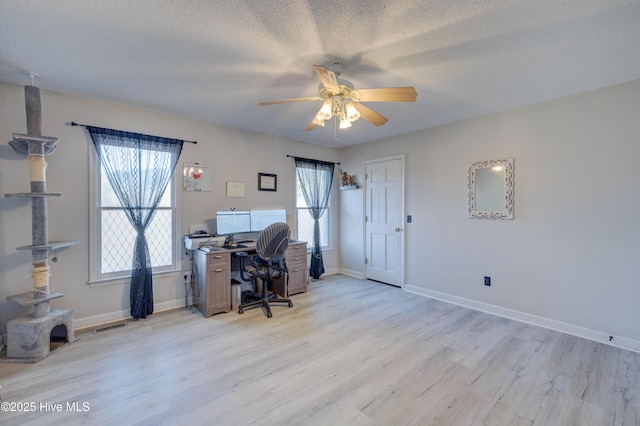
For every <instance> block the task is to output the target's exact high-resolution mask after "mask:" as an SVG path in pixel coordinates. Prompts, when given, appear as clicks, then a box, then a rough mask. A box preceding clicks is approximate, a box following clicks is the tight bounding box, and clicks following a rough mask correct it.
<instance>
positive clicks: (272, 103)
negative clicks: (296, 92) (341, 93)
mask: <svg viewBox="0 0 640 426" xmlns="http://www.w3.org/2000/svg"><path fill="white" fill-rule="evenodd" d="M321 100H322V98H319V97H317V96H312V97H309V98H295V99H284V100H281V101H270V102H260V103H258V105H260V106H266V105H278V104H287V103H289V102H306V101H321Z"/></svg>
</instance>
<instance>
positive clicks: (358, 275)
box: [339, 269, 364, 280]
mask: <svg viewBox="0 0 640 426" xmlns="http://www.w3.org/2000/svg"><path fill="white" fill-rule="evenodd" d="M339 273H340V274H342V275H346V276H348V277H352V278H357V279H359V280H361V279H364V274H363V273H362V272H360V271H352V270H349V269H340V272H339Z"/></svg>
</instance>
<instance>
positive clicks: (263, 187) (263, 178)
mask: <svg viewBox="0 0 640 426" xmlns="http://www.w3.org/2000/svg"><path fill="white" fill-rule="evenodd" d="M277 190H278V175H274V174H271V173H258V191H277Z"/></svg>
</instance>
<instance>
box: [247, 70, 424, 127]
mask: <svg viewBox="0 0 640 426" xmlns="http://www.w3.org/2000/svg"><path fill="white" fill-rule="evenodd" d="M313 68H314V69H315V71H316V73H317V74H318V77H319V78H320V82H321V84H320V89H319V90H318V96H317V97H308V98H296V99H285V100H280V101H271V102H260V103H259V104H258V105H261V106H265V105H276V104H282V103H290V102H306V101H316V100H321V101H323V104H322V106H321V107H320V109H319V110H318V112H317V113H316V115H315V117H314V118H313V120H311V122H310V123H309V124H308V125H307V127H305V129H304V130H306V131H311V130H314V129H317V128H318V127H324V125H325V121H327V120H331V118H335V119H336V121H339V122H340V125H339V127H340V129H347V128H349V127H351V125H352V123H353V122H355V121H357V120H358V119H360V118H362V119H363V120H365V121H367V122H369V123H371V124H373V125H374V126H382V125H383V124H385V123H386V122H387V121H388V120H387V118H386V117H384V116H382V115H381V114H378V113H377V112H375V111H374V110H372V109H370V108H368V107H366V106H364V105H363V104H361V103H360V102H415V100H416V97H417V96H418V94H417V92H416V89H415V88H413V87H383V88H377V89H359V90H355V89H354V88H353V85H352V84H351V83H350V82H348V81H344V80H340V81H338V77H337V76H338V75H340V73H339V72H335V71H332V70H330V69H328V68H325V67H322V66H320V65H314V66H313Z"/></svg>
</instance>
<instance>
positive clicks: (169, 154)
mask: <svg viewBox="0 0 640 426" xmlns="http://www.w3.org/2000/svg"><path fill="white" fill-rule="evenodd" d="M85 127H86V128H87V130H88V131H89V134H90V135H91V139H92V141H93V145H94V147H95V148H96V152H97V153H98V157H99V158H100V164H101V165H102V168H103V170H104V171H105V174H106V175H107V179H108V180H109V183H110V184H111V187H112V188H113V191H114V192H115V194H116V196H117V197H118V200H119V201H120V204H122V207H123V209H124V211H125V213H126V215H127V218H128V219H129V222H130V223H131V225H132V226H133V228H134V229H135V230H136V232H137V234H138V235H137V237H136V242H135V246H134V250H133V263H132V268H131V269H132V272H131V293H130V299H131V316H132V317H133V318H146V317H147V315H149V314H152V313H153V275H152V270H151V259H150V257H149V247H148V246H147V238H146V236H145V230H146V229H147V226H148V225H149V223H151V220H152V219H153V216H154V213H155V211H156V207H157V206H158V203H159V202H160V199H161V198H162V194H164V191H165V189H166V188H167V185H168V184H169V181H170V179H171V176H172V175H173V171H174V170H175V167H176V164H177V163H178V158H179V157H180V152H181V151H182V144H183V141H181V140H177V139H167V138H161V137H158V136H149V135H142V134H139V133H130V132H122V131H119V130H113V129H103V128H100V127H92V126H85Z"/></svg>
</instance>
